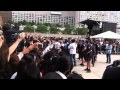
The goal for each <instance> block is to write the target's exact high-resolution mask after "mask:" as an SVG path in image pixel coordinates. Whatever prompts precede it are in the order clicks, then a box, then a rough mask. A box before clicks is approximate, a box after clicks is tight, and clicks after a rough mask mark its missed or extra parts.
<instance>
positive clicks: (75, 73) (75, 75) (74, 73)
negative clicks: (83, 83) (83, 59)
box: [68, 71, 84, 79]
mask: <svg viewBox="0 0 120 90" xmlns="http://www.w3.org/2000/svg"><path fill="white" fill-rule="evenodd" d="M68 79H84V78H83V77H82V75H81V74H78V73H77V72H75V71H73V72H72V73H71V74H70V75H69V76H68Z"/></svg>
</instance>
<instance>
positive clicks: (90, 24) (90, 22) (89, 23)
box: [79, 19, 100, 36]
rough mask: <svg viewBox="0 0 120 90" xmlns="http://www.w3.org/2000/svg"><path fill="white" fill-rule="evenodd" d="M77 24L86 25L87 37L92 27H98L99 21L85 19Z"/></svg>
mask: <svg viewBox="0 0 120 90" xmlns="http://www.w3.org/2000/svg"><path fill="white" fill-rule="evenodd" d="M79 23H82V24H86V25H87V26H88V29H89V32H88V35H89V36H90V35H91V32H92V28H93V26H95V25H99V23H100V21H94V20H90V19H87V20H85V21H82V22H79Z"/></svg>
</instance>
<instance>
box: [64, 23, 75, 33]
mask: <svg viewBox="0 0 120 90" xmlns="http://www.w3.org/2000/svg"><path fill="white" fill-rule="evenodd" d="M72 31H74V27H73V26H70V25H68V24H66V25H65V30H64V31H63V34H71V33H72Z"/></svg>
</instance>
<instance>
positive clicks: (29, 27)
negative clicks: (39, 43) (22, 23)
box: [24, 25, 34, 32]
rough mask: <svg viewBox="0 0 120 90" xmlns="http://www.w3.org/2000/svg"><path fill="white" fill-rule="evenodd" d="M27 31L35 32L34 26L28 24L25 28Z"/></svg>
mask: <svg viewBox="0 0 120 90" xmlns="http://www.w3.org/2000/svg"><path fill="white" fill-rule="evenodd" d="M24 31H25V32H34V28H33V27H32V26H31V25H26V27H25V28H24Z"/></svg>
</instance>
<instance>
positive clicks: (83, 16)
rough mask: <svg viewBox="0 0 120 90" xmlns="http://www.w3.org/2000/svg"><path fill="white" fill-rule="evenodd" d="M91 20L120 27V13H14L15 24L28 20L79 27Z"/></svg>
mask: <svg viewBox="0 0 120 90" xmlns="http://www.w3.org/2000/svg"><path fill="white" fill-rule="evenodd" d="M87 19H91V20H95V21H101V22H111V23H117V24H118V25H120V11H12V20H13V21H14V22H18V21H23V20H26V21H28V22H35V23H38V22H39V23H59V24H60V25H63V26H64V25H65V24H70V25H73V26H75V27H79V26H80V25H79V22H81V21H84V20H87Z"/></svg>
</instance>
